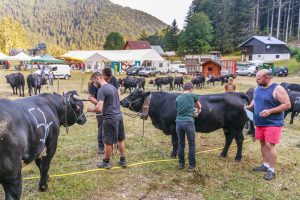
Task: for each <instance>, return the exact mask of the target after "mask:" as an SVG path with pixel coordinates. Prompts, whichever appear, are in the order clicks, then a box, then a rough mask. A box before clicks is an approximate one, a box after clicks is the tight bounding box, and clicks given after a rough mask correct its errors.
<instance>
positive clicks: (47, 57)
mask: <svg viewBox="0 0 300 200" xmlns="http://www.w3.org/2000/svg"><path fill="white" fill-rule="evenodd" d="M31 62H37V63H64V61H63V60H59V59H57V58H54V57H53V56H51V55H50V54H46V55H44V56H42V57H41V58H33V59H32V60H31Z"/></svg>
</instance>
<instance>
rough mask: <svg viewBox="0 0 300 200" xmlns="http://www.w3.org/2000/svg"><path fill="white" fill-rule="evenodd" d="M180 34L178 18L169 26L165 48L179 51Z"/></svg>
mask: <svg viewBox="0 0 300 200" xmlns="http://www.w3.org/2000/svg"><path fill="white" fill-rule="evenodd" d="M178 34H179V29H178V25H177V22H176V20H175V19H174V21H173V22H172V25H171V26H170V27H168V28H167V31H166V34H165V48H164V49H165V50H166V51H177V50H178Z"/></svg>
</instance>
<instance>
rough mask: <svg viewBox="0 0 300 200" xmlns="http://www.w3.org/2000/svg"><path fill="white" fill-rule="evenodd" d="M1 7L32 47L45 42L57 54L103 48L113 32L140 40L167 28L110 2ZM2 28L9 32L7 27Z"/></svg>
mask: <svg viewBox="0 0 300 200" xmlns="http://www.w3.org/2000/svg"><path fill="white" fill-rule="evenodd" d="M0 8H1V9H0V15H1V16H5V17H10V18H12V23H14V24H21V25H22V26H23V27H24V29H25V34H26V37H27V38H28V42H29V44H30V45H31V46H30V47H34V46H35V45H37V44H38V43H39V42H45V43H47V45H48V47H49V48H50V50H51V51H53V52H56V54H59V53H61V52H59V51H63V52H64V51H66V50H70V49H100V48H102V46H103V45H104V43H105V37H106V36H107V35H108V34H109V33H111V32H119V33H121V34H122V36H123V37H124V38H125V39H137V37H138V36H139V35H140V34H141V33H142V32H143V31H145V32H146V33H147V34H149V35H150V34H154V33H155V32H157V31H160V30H162V29H164V28H166V27H167V25H166V24H164V23H163V22H162V21H160V20H159V19H157V18H155V17H153V16H151V15H149V14H146V13H144V12H142V11H138V10H133V9H130V8H128V7H122V6H119V5H117V4H113V3H112V2H110V1H109V0H26V1H24V0H14V1H11V0H0ZM1 27H2V29H4V30H10V27H6V26H5V25H4V24H0V29H1ZM8 32H10V31H8ZM7 37H8V36H7ZM21 47H22V48H27V45H24V46H22V45H21ZM4 48H5V47H4ZM5 52H7V50H5Z"/></svg>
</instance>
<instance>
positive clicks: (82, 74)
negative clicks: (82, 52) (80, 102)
mask: <svg viewBox="0 0 300 200" xmlns="http://www.w3.org/2000/svg"><path fill="white" fill-rule="evenodd" d="M83 82H84V71H82V72H81V92H82V88H83Z"/></svg>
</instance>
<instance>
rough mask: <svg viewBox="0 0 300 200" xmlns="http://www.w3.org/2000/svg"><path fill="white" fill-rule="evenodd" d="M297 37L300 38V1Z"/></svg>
mask: <svg viewBox="0 0 300 200" xmlns="http://www.w3.org/2000/svg"><path fill="white" fill-rule="evenodd" d="M297 37H298V40H300V3H299V15H298V30H297Z"/></svg>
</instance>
